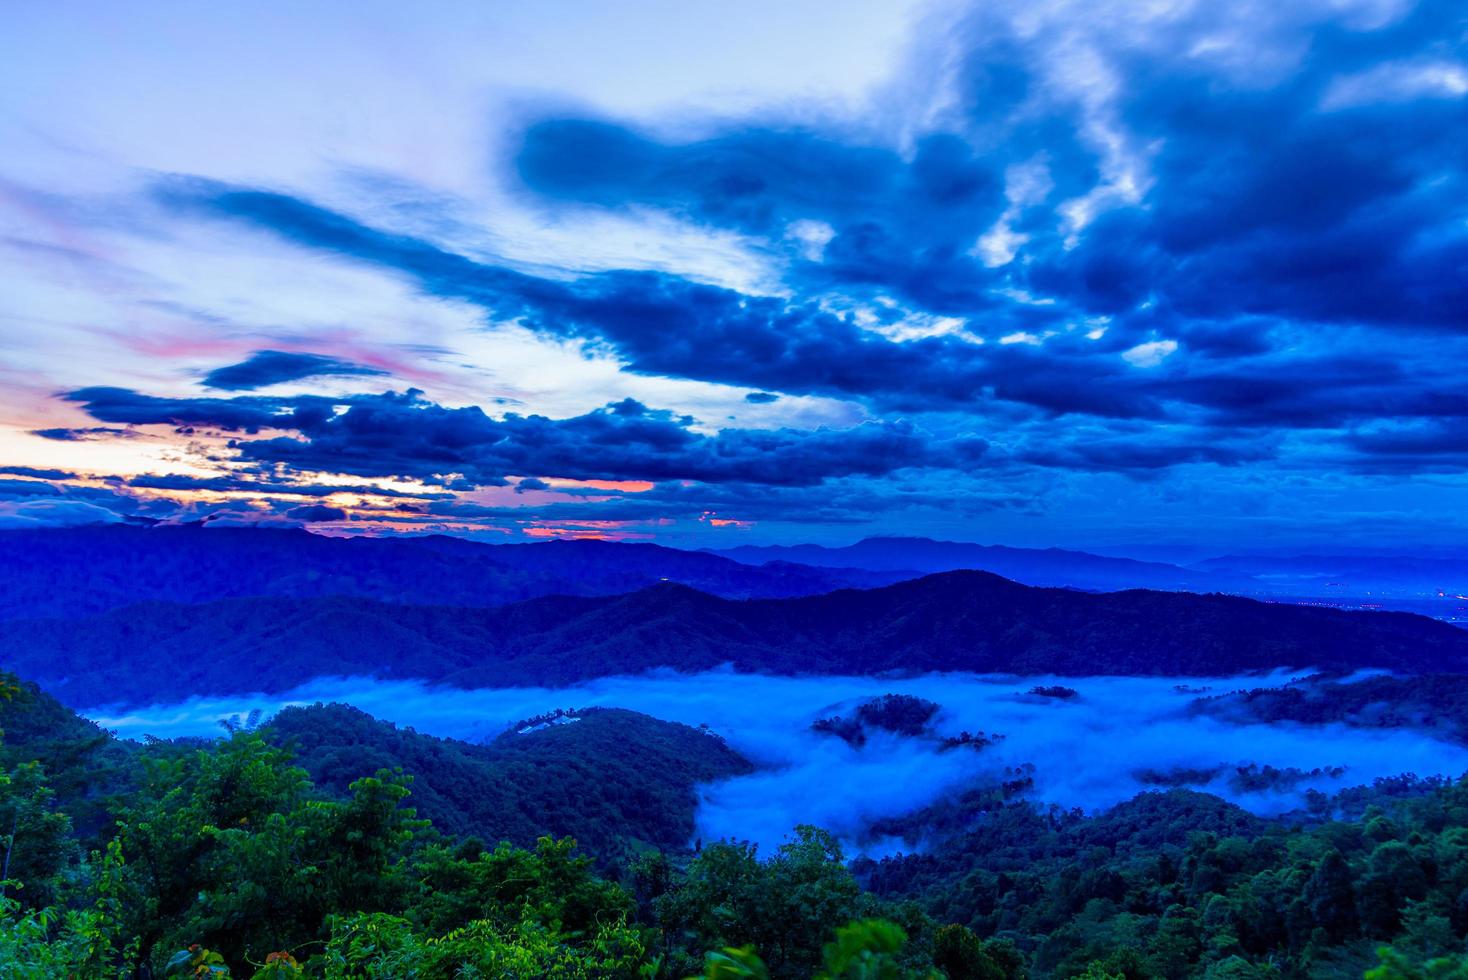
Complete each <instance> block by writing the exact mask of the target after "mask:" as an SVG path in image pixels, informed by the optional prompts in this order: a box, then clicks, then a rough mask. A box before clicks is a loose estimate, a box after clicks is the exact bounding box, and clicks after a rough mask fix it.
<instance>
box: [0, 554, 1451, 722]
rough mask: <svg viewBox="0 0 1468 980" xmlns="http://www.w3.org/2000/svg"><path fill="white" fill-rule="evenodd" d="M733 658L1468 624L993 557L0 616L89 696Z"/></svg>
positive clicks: (80, 699)
mask: <svg viewBox="0 0 1468 980" xmlns="http://www.w3.org/2000/svg"><path fill="white" fill-rule="evenodd" d="M722 664H732V665H733V666H734V667H735V668H736V669H739V670H744V671H763V672H770V673H778V674H878V673H882V672H886V671H943V670H957V671H971V672H980V673H1016V674H1061V675H1070V676H1084V675H1095V674H1126V675H1152V676H1158V675H1161V676H1221V675H1231V674H1237V673H1241V672H1248V671H1263V670H1268V669H1273V668H1278V667H1316V668H1320V669H1323V670H1337V671H1349V670H1355V669H1359V668H1366V667H1372V668H1382V669H1387V670H1392V671H1396V672H1399V673H1408V674H1411V673H1430V672H1442V671H1449V672H1451V671H1462V670H1465V669H1468V631H1463V630H1459V629H1456V628H1454V627H1451V626H1448V625H1445V624H1442V623H1438V622H1435V621H1433V620H1429V619H1424V618H1422V617H1418V616H1412V615H1408V614H1403V613H1383V612H1374V613H1362V612H1344V611H1340V610H1334V609H1321V608H1311V607H1302V606H1290V605H1278V604H1269V603H1261V602H1256V601H1253V600H1249V599H1241V598H1236V597H1230V596H1220V595H1192V594H1189V593H1171V592H1144V591H1132V592H1117V593H1104V594H1090V593H1081V592H1073V591H1069V590H1063V589H1038V588H1030V587H1027V586H1023V585H1018V584H1016V583H1014V582H1010V581H1007V580H1005V579H1001V578H999V577H997V576H994V575H988V574H986V573H982V572H949V573H945V574H941V575H933V576H929V577H927V578H923V579H919V580H915V581H911V582H903V583H899V584H897V585H892V586H887V587H885V588H881V589H873V590H865V591H860V590H841V591H837V592H833V593H829V594H826V595H819V596H807V597H802V598H795V599H778V600H773V599H762V600H744V601H734V600H728V599H721V598H718V597H715V596H710V595H707V594H705V593H701V592H697V591H695V590H693V589H689V588H685V587H682V586H676V585H670V584H664V585H660V586H657V587H654V588H651V589H645V590H643V591H640V592H635V593H631V594H628V595H622V596H612V597H566V596H559V597H547V598H542V599H535V600H530V601H527V602H522V603H515V604H512V605H508V606H502V607H498V608H458V607H450V606H404V605H390V604H386V603H380V602H374V601H370V600H361V599H341V598H331V599H315V600H292V599H235V600H226V601H221V602H217V603H209V604H205V605H200V606H185V605H179V604H174V603H148V604H140V605H138V606H133V607H128V608H125V609H120V610H114V611H112V612H109V613H106V614H103V615H101V616H97V617H92V618H88V619H80V620H65V619H52V620H12V621H9V622H5V623H0V665H3V666H4V667H6V668H7V669H10V670H13V671H15V672H16V673H18V674H20V675H22V676H26V677H32V678H35V679H36V680H38V681H40V682H41V683H43V684H44V685H46V686H47V687H48V689H50V690H52V691H53V692H54V693H55V694H56V695H57V696H58V697H60V698H61V699H62V700H64V701H66V702H67V703H68V704H72V705H78V706H96V705H101V704H116V703H123V704H144V703H159V702H171V701H179V700H183V699H185V698H187V697H189V696H190V695H195V694H220V693H243V692H249V691H264V692H282V691H285V690H289V689H290V688H292V687H294V686H296V685H299V684H301V683H304V682H305V681H308V680H311V679H313V678H315V677H320V676H327V675H375V676H381V677H395V678H414V679H420V680H427V681H436V682H441V683H446V684H451V685H455V686H460V687H496V686H517V685H564V684H570V683H574V682H577V681H584V680H588V679H591V678H595V677H602V676H609V675H613V674H626V673H638V672H641V671H645V670H649V669H651V668H655V667H671V668H675V669H677V670H682V671H698V670H706V669H711V668H714V667H718V666H720V665H722Z"/></svg>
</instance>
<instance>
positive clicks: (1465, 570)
mask: <svg viewBox="0 0 1468 980" xmlns="http://www.w3.org/2000/svg"><path fill="white" fill-rule="evenodd" d="M1190 567H1191V568H1195V569H1197V570H1199V571H1202V572H1208V573H1210V574H1223V575H1247V576H1251V577H1254V578H1256V579H1258V580H1259V581H1260V582H1261V583H1264V584H1265V585H1266V586H1267V587H1270V588H1274V589H1280V590H1291V589H1292V590H1295V591H1298V592H1301V593H1306V594H1311V593H1314V594H1331V593H1338V594H1339V593H1344V594H1353V595H1355V594H1361V593H1363V592H1367V591H1377V590H1387V589H1394V590H1403V591H1413V592H1426V593H1433V592H1436V591H1437V590H1439V589H1441V590H1444V591H1447V592H1456V593H1459V594H1464V593H1468V560H1465V559H1462V558H1420V557H1416V556H1412V555H1266V556H1249V555H1223V556H1221V557H1218V558H1209V559H1207V560H1206V561H1200V562H1196V563H1194V564H1193V565H1191V566H1190Z"/></svg>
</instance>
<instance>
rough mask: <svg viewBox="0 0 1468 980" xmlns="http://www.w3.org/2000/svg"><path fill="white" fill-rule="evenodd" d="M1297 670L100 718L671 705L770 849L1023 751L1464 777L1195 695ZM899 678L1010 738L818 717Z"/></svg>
mask: <svg viewBox="0 0 1468 980" xmlns="http://www.w3.org/2000/svg"><path fill="white" fill-rule="evenodd" d="M1290 676H1291V675H1287V674H1279V675H1275V676H1272V677H1269V678H1261V677H1258V676H1251V677H1246V678H1217V679H1212V680H1200V679H1198V678H1155V677H1147V678H1134V677H1093V678H1081V679H1077V678H1064V679H1057V678H1046V677H1024V678H1014V677H996V676H982V675H965V674H932V675H925V676H920V677H909V678H904V679H882V678H871V677H811V678H799V677H796V678H792V677H771V676H764V675H753V674H736V673H733V672H730V671H710V672H706V673H702V674H692V675H690V674H677V673H673V672H666V673H654V674H649V675H643V676H638V677H612V678H606V679H602V680H598V681H594V682H592V683H588V684H584V685H578V686H575V687H570V688H561V689H545V688H512V689H492V690H475V691H464V690H457V689H450V688H438V687H431V686H428V685H425V684H421V683H416V682H403V681H390V682H383V681H375V680H371V679H364V678H340V679H322V680H320V681H316V682H313V683H311V684H308V685H306V686H304V687H302V688H300V689H298V690H296V691H292V692H290V693H289V694H288V695H285V696H281V697H269V696H263V695H256V696H242V697H228V698H194V699H190V700H189V701H187V702H184V703H181V704H175V705H165V706H155V707H152V708H147V709H143V710H139V711H133V712H129V713H126V714H118V715H107V714H106V713H105V712H102V713H94V714H93V718H94V720H95V721H97V722H98V723H99V724H101V725H103V726H104V727H106V728H110V729H113V730H115V731H116V732H117V733H118V734H119V735H122V736H124V737H141V736H142V735H144V734H152V735H157V736H160V737H176V736H180V735H217V734H219V733H220V729H219V727H218V721H219V719H220V718H224V717H229V716H233V715H241V716H243V715H245V714H246V713H248V712H249V711H250V710H252V709H255V708H259V709H261V710H262V711H263V712H264V713H265V714H266V715H267V716H268V715H270V714H272V713H274V712H275V711H277V710H279V709H280V708H282V707H285V706H287V705H292V704H296V705H299V704H311V703H314V702H316V701H342V702H346V703H349V704H353V705H355V706H357V707H359V708H361V709H362V710H364V711H366V712H368V713H369V714H372V715H374V716H376V717H378V718H383V719H386V720H388V721H392V722H395V723H397V724H399V725H411V726H412V727H414V728H416V729H417V730H419V731H420V732H426V733H428V734H432V735H440V736H452V737H455V738H461V739H466V740H469V741H479V740H483V739H487V738H492V737H494V736H496V735H498V734H499V733H500V732H502V731H503V730H504V729H505V728H506V727H507V726H509V725H510V724H512V723H514V722H515V721H517V720H519V719H522V718H526V717H529V716H532V715H536V714H539V713H541V712H544V711H548V710H552V709H555V708H585V707H593V706H605V707H622V708H630V709H633V710H636V711H641V712H644V713H646V714H649V715H652V716H654V717H656V718H662V719H665V720H669V721H679V722H684V723H686V724H691V725H697V724H700V723H706V724H708V725H709V726H710V727H711V728H712V729H713V730H714V731H716V732H718V733H719V734H721V735H723V736H724V737H725V738H726V739H727V740H728V742H729V744H730V745H731V746H733V747H734V748H735V749H737V750H738V751H740V752H741V753H743V754H744V755H745V756H746V757H748V758H749V759H750V760H751V761H752V762H754V763H755V764H756V765H757V766H759V767H760V768H759V771H757V772H755V773H754V774H752V775H749V776H744V777H739V778H735V779H731V780H728V781H725V782H722V783H718V784H714V785H709V786H705V787H702V788H701V790H700V793H701V802H700V806H699V813H698V828H699V830H698V832H699V835H700V836H701V837H702V838H703V839H704V840H715V839H720V838H724V837H735V838H740V839H747V840H752V841H755V842H756V843H759V844H760V845H761V847H762V848H768V847H772V846H775V845H777V844H778V843H779V842H780V840H781V839H783V838H784V837H785V836H786V835H787V834H788V833H789V832H790V830H791V829H792V828H793V827H794V826H795V825H796V824H799V823H813V824H817V825H820V826H823V827H826V828H828V829H830V830H832V831H835V832H836V833H838V834H839V835H840V836H841V837H842V838H843V839H845V840H846V841H847V842H848V843H849V844H853V845H856V846H859V847H860V848H861V849H865V850H867V851H869V852H875V851H881V850H885V849H887V848H889V847H891V846H894V845H892V844H890V843H888V844H885V845H884V844H883V843H882V842H879V841H872V840H869V839H867V835H866V834H865V833H864V829H865V828H866V827H867V826H868V825H869V824H870V823H871V822H872V821H873V820H875V819H877V818H881V817H893V816H900V815H903V814H905V813H910V812H912V811H914V810H916V809H919V808H921V807H923V806H926V805H929V804H931V803H933V802H935V801H937V800H939V799H940V798H941V797H943V796H944V795H945V794H946V793H949V792H952V791H955V790H957V789H960V788H962V787H965V786H967V785H971V784H973V783H974V782H975V781H997V780H998V779H1000V778H1002V776H1003V773H1004V771H1005V769H1006V768H1008V767H1015V766H1020V765H1022V764H1024V763H1033V764H1034V766H1035V772H1034V780H1035V784H1034V789H1033V791H1032V792H1031V793H1029V794H1028V795H1029V796H1030V797H1031V798H1033V799H1036V800H1038V801H1041V802H1047V803H1048V802H1054V803H1059V804H1062V805H1064V806H1067V807H1071V806H1079V807H1083V808H1085V809H1087V810H1095V809H1100V808H1104V807H1106V806H1110V805H1111V804H1114V803H1117V802H1120V801H1122V800H1126V799H1130V798H1131V797H1132V796H1134V795H1136V794H1137V793H1138V792H1141V791H1142V790H1145V789H1149V788H1156V786H1155V785H1153V784H1149V783H1148V782H1147V778H1148V777H1146V776H1144V775H1143V776H1141V778H1139V775H1140V774H1143V773H1145V772H1151V773H1154V774H1156V773H1163V774H1167V773H1174V772H1178V771H1183V770H1189V771H1194V773H1195V775H1194V777H1193V778H1194V780H1195V782H1193V783H1191V784H1190V785H1194V786H1197V787H1198V788H1203V789H1206V790H1208V791H1209V792H1214V793H1217V794H1218V795H1220V796H1223V797H1226V798H1228V799H1232V800H1234V801H1235V802H1238V803H1240V804H1241V805H1243V806H1245V807H1248V808H1249V809H1251V810H1254V811H1255V812H1259V813H1265V814H1269V813H1276V812H1280V811H1283V810H1287V809H1292V808H1294V807H1296V806H1298V805H1299V804H1300V802H1301V800H1302V798H1303V794H1304V792H1305V790H1307V789H1309V788H1312V787H1313V788H1318V789H1322V790H1325V791H1327V792H1329V791H1331V790H1334V789H1339V788H1342V787H1346V786H1354V785H1360V784H1363V783H1369V782H1370V781H1371V780H1372V779H1375V778H1377V777H1381V776H1394V775H1400V774H1402V773H1409V772H1410V773H1416V774H1417V775H1420V776H1426V775H1432V774H1441V775H1450V776H1456V775H1459V774H1461V773H1463V772H1464V771H1465V770H1468V749H1465V748H1464V747H1462V746H1458V745H1454V744H1450V743H1447V742H1443V741H1439V740H1437V739H1434V738H1431V737H1429V736H1428V735H1425V734H1421V733H1418V732H1415V731H1411V730H1393V731H1367V730H1361V729H1352V728H1347V727H1344V726H1339V725H1332V726H1314V727H1307V726H1298V725H1289V726H1280V725H1274V726H1264V725H1236V724H1232V723H1229V722H1226V721H1222V720H1219V719H1214V718H1208V717H1197V716H1194V715H1192V714H1190V713H1189V712H1188V711H1187V708H1188V705H1189V703H1190V702H1191V701H1192V700H1193V699H1194V698H1195V697H1197V696H1199V693H1200V689H1203V688H1207V689H1209V690H1208V692H1207V693H1210V694H1218V693H1224V692H1227V691H1230V690H1233V689H1236V688H1241V687H1261V686H1266V685H1269V686H1272V685H1275V684H1281V683H1285V682H1286V681H1288V680H1289V679H1290ZM1048 684H1060V685H1064V686H1065V687H1068V688H1072V689H1074V690H1075V691H1076V692H1077V696H1076V697H1074V698H1069V699H1056V698H1046V697H1039V696H1035V695H1031V694H1028V693H1027V692H1028V691H1029V690H1030V689H1031V688H1034V687H1035V686H1037V685H1048ZM889 692H890V693H903V694H913V695H916V696H919V697H923V698H927V699H929V700H932V701H936V702H937V703H939V704H941V705H942V706H943V710H942V711H941V712H940V713H939V714H938V715H937V717H936V718H935V719H934V722H933V731H934V732H935V734H937V735H956V734H958V733H959V732H960V731H970V732H978V731H984V732H988V733H998V734H1002V735H1004V736H1005V738H1004V739H1003V740H1002V741H1000V742H998V743H996V744H994V745H992V746H989V747H987V748H985V749H983V750H981V751H977V752H976V751H973V750H970V749H963V748H960V749H956V750H952V751H947V752H940V751H939V745H938V742H937V741H936V740H935V739H926V738H902V737H898V736H890V735H887V734H885V733H878V734H877V735H876V736H874V737H872V738H870V739H869V740H868V741H867V743H866V744H865V745H864V746H862V747H861V748H859V749H858V748H853V747H851V746H849V745H847V744H846V743H845V742H843V741H842V740H840V739H839V738H835V737H832V736H823V735H818V734H816V733H814V732H812V731H811V730H810V725H811V722H813V721H814V720H816V719H818V718H823V717H827V716H829V715H832V714H837V713H843V712H846V711H849V710H850V709H852V708H854V707H855V706H856V705H857V704H859V703H860V702H862V701H864V700H866V699H868V698H872V697H876V696H878V695H880V694H884V693H889ZM1251 763H1253V764H1258V765H1260V766H1264V765H1269V766H1274V767H1276V768H1279V769H1288V768H1294V769H1300V770H1306V771H1309V770H1314V769H1317V768H1325V769H1330V768H1334V767H1344V772H1343V773H1341V774H1338V775H1332V774H1329V773H1323V774H1320V775H1317V776H1314V777H1308V778H1304V779H1301V780H1299V781H1297V782H1294V784H1293V785H1291V786H1289V787H1287V788H1284V789H1279V788H1274V789H1268V790H1258V789H1253V790H1251V789H1248V788H1246V787H1242V786H1239V785H1236V784H1237V782H1238V781H1237V780H1231V779H1230V777H1231V776H1233V775H1234V768H1235V767H1238V766H1245V765H1248V764H1251ZM1205 780H1206V781H1205Z"/></svg>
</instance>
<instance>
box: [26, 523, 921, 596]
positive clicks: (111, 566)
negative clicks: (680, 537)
mask: <svg viewBox="0 0 1468 980" xmlns="http://www.w3.org/2000/svg"><path fill="white" fill-rule="evenodd" d="M905 577H911V574H905V575H904V574H894V573H890V572H864V571H859V570H842V569H827V568H805V567H802V566H799V565H792V564H789V563H780V564H775V565H770V566H767V567H763V568H754V567H751V566H749V565H744V564H741V563H739V562H736V561H733V560H731V559H728V558H721V557H719V556H717V555H711V554H706V553H703V552H690V551H679V550H677V549H674V548H664V547H661V546H659V545H653V544H624V543H620V542H612V541H547V542H541V543H536V544H504V545H491V544H482V543H479V542H474V541H466V540H464V539H462V538H451V537H441V536H428V537H386V538H333V537H326V536H324V535H319V534H311V533H309V532H306V531H302V530H285V529H271V528H227V527H209V528H205V527H200V526H183V527H153V528H144V527H132V526H126V525H89V526H85V527H74V528H46V529H41V530H6V531H0V618H15V617H21V616H25V617H72V616H87V615H94V614H96V613H100V612H105V611H107V610H109V609H115V608H119V607H122V606H127V605H132V604H134V603H138V602H144V601H159V600H161V601H169V602H180V603H199V602H212V601H215V600H220V599H231V598H244V597H269V596H281V597H289V598H293V599H312V598H321V597H325V596H353V597H357V598H363V599H375V600H378V601H381V602H397V603H406V604H430V603H431V604H443V605H454V606H494V605H500V604H503V603H507V602H517V601H521V600H525V599H532V598H536V597H539V596H546V595H615V594H619V593H623V592H631V591H634V590H637V589H643V588H647V587H648V586H651V585H655V584H657V583H658V582H662V581H673V582H679V583H682V584H684V585H688V586H690V587H692V588H696V589H699V590H701V591H704V592H709V593H712V594H715V595H722V596H727V597H730V598H778V597H784V596H799V595H813V594H816V593H820V592H829V591H831V590H832V589H838V588H844V587H847V586H871V585H885V584H888V583H890V582H893V581H897V580H899V579H901V578H905Z"/></svg>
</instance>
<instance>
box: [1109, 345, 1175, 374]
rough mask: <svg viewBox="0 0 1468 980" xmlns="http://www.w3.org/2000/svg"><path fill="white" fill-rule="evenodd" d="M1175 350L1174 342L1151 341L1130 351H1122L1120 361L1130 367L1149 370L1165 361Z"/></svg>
mask: <svg viewBox="0 0 1468 980" xmlns="http://www.w3.org/2000/svg"><path fill="white" fill-rule="evenodd" d="M1176 350H1177V341H1175V340H1152V341H1148V342H1147V343H1145V344H1138V345H1137V346H1135V347H1133V348H1132V349H1131V350H1126V351H1122V354H1121V359H1122V360H1124V361H1126V362H1127V363H1128V364H1130V365H1131V366H1132V367H1139V368H1150V367H1156V366H1157V365H1159V364H1161V363H1162V362H1163V361H1165V360H1167V359H1168V357H1170V356H1171V355H1172V354H1173V353H1174V352H1175V351H1176Z"/></svg>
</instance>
